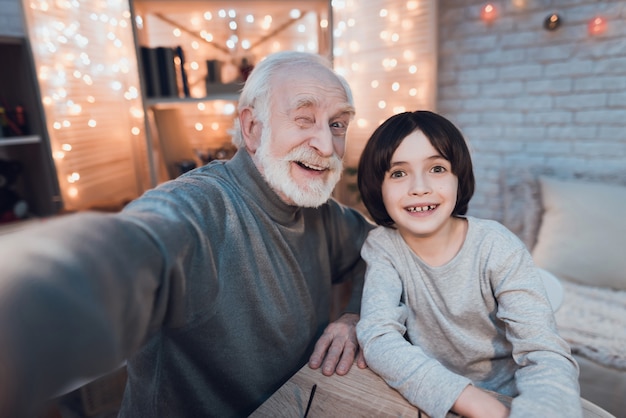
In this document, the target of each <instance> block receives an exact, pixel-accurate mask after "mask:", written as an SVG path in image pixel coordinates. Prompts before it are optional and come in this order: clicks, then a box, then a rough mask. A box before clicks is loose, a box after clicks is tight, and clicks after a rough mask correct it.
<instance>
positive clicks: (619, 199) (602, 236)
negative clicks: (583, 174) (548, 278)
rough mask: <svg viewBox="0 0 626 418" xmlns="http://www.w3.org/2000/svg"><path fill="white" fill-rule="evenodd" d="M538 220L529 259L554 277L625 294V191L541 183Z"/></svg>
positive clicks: (553, 181)
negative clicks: (539, 219)
mask: <svg viewBox="0 0 626 418" xmlns="http://www.w3.org/2000/svg"><path fill="white" fill-rule="evenodd" d="M539 182H540V188H541V200H542V203H543V209H544V212H543V216H542V220H541V226H540V228H539V234H538V237H537V244H536V245H535V247H534V248H533V251H532V255H533V258H534V260H535V262H536V264H537V265H538V266H539V267H541V268H544V269H546V270H548V271H550V272H551V273H553V274H555V275H556V276H557V277H559V278H561V279H565V280H571V281H573V282H577V283H580V284H587V285H592V286H601V287H610V288H614V289H622V290H626V216H625V213H624V212H625V211H626V187H623V186H615V185H607V184H601V183H590V182H583V181H575V180H570V181H564V180H557V179H554V178H549V177H540V178H539Z"/></svg>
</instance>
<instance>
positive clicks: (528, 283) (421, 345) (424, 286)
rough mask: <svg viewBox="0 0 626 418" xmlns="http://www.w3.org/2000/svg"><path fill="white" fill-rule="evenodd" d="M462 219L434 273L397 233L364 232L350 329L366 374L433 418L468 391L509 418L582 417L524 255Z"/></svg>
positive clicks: (495, 232) (502, 232)
mask: <svg viewBox="0 0 626 418" xmlns="http://www.w3.org/2000/svg"><path fill="white" fill-rule="evenodd" d="M467 219H468V230H467V236H466V238H465V242H464V243H463V245H462V247H461V249H460V251H459V252H458V253H457V254H456V256H455V257H454V258H453V259H452V260H450V261H449V262H448V263H446V264H444V265H442V266H438V267H431V266H429V265H427V264H426V263H424V262H423V261H422V260H421V259H420V258H419V257H418V256H417V255H416V254H415V253H414V252H413V251H412V250H411V249H410V248H409V246H408V245H407V244H406V243H405V242H404V240H403V239H402V237H401V236H400V234H399V233H398V231H397V230H395V229H392V228H386V227H378V228H376V229H375V230H373V231H372V232H370V234H369V236H368V238H367V240H366V242H365V244H364V246H363V249H362V250H361V255H362V257H363V258H364V260H365V261H366V262H367V265H368V266H367V273H366V278H365V285H364V289H363V299H362V303H361V320H360V322H359V324H358V325H357V335H358V338H359V342H360V344H361V346H362V347H363V350H364V354H365V358H366V361H367V363H368V365H369V367H370V368H371V369H372V370H374V371H375V372H376V373H378V374H380V375H381V376H382V377H383V378H384V379H385V380H386V381H387V383H388V384H389V385H390V386H391V387H393V388H395V389H397V390H398V391H399V392H400V393H401V394H402V395H403V396H404V397H405V398H406V399H407V400H408V401H409V402H411V403H412V404H414V405H416V406H418V407H419V408H421V409H422V410H424V411H425V412H426V413H427V414H428V415H430V416H431V417H433V418H441V417H444V416H445V415H446V413H447V412H448V410H450V409H451V407H452V405H453V404H454V402H455V401H456V399H457V398H458V396H459V395H460V393H461V392H462V391H463V389H464V388H465V387H466V386H467V385H469V384H473V385H475V386H477V387H481V388H484V389H488V390H492V391H495V392H498V393H501V394H504V395H508V396H511V397H514V400H513V403H512V408H511V417H568V418H572V417H580V416H582V408H581V403H580V392H579V385H578V365H577V364H576V362H575V360H574V359H573V358H572V356H571V354H570V348H569V346H568V344H567V343H566V342H565V341H564V340H563V339H562V338H560V336H559V335H558V333H557V329H556V323H555V320H554V314H553V311H552V308H551V306H550V303H549V301H548V299H547V296H546V292H545V288H544V286H543V283H542V281H541V278H540V275H539V272H538V270H537V269H536V267H535V265H534V264H533V261H532V258H531V256H530V254H529V252H528V251H527V249H526V247H525V246H524V244H523V243H522V242H521V241H520V240H519V239H518V238H517V237H516V236H515V235H514V234H513V233H511V232H510V231H509V230H508V229H506V228H505V227H504V226H502V225H501V224H499V223H497V222H494V221H490V220H482V219H477V218H474V217H467Z"/></svg>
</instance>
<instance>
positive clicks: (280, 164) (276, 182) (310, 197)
mask: <svg viewBox="0 0 626 418" xmlns="http://www.w3.org/2000/svg"><path fill="white" fill-rule="evenodd" d="M261 135H262V137H261V145H260V146H259V148H257V150H256V154H255V157H256V160H257V162H258V163H259V164H260V165H261V167H262V170H263V177H265V180H266V181H267V182H268V183H269V185H270V187H271V188H272V189H273V190H274V191H276V192H277V193H278V194H280V195H283V196H285V197H286V198H287V199H289V200H291V201H292V202H293V204H295V205H297V206H302V207H311V208H315V207H318V206H320V205H322V204H324V203H325V202H326V201H327V200H328V199H329V198H330V196H331V194H332V192H333V190H334V188H335V186H336V185H337V182H339V179H340V178H341V172H342V169H343V162H342V161H341V158H339V157H338V156H337V154H333V156H332V157H330V158H324V157H320V156H319V154H318V153H317V152H315V150H313V149H312V148H310V147H308V146H307V145H305V144H303V145H300V146H298V147H297V148H294V149H293V150H291V151H290V152H289V153H288V154H287V155H286V156H284V157H282V158H276V157H274V156H273V155H271V154H270V150H269V143H270V142H271V141H272V139H271V129H268V126H267V124H266V125H265V126H264V127H263V132H262V134H261ZM293 161H300V162H303V163H307V164H310V165H312V166H316V167H328V171H327V174H328V176H327V177H326V179H323V178H319V179H311V180H308V181H306V183H305V184H302V185H298V183H296V181H295V180H294V179H293V177H292V176H291V164H292V162H293Z"/></svg>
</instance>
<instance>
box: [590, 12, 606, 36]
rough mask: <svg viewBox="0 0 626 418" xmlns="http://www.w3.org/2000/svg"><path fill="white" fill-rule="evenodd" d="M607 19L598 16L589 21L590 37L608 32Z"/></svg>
mask: <svg viewBox="0 0 626 418" xmlns="http://www.w3.org/2000/svg"><path fill="white" fill-rule="evenodd" d="M606 27H607V24H606V19H605V18H603V17H602V16H596V17H594V18H593V19H591V20H590V21H589V24H588V25H587V30H588V32H589V35H601V34H603V33H604V32H606Z"/></svg>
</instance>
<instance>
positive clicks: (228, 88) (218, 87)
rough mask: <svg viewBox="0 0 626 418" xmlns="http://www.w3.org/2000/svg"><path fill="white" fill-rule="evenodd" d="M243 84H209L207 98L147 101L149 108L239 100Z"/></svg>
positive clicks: (160, 98) (155, 99) (148, 99)
mask: <svg viewBox="0 0 626 418" xmlns="http://www.w3.org/2000/svg"><path fill="white" fill-rule="evenodd" d="M242 87H243V84H242V83H228V84H208V85H207V90H209V92H208V94H207V95H206V96H205V97H150V98H147V99H146V104H147V105H148V106H154V107H162V106H163V105H171V104H179V103H199V102H207V101H211V100H231V101H237V100H239V92H240V91H241V88H242Z"/></svg>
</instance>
